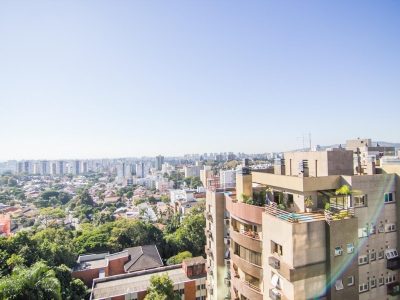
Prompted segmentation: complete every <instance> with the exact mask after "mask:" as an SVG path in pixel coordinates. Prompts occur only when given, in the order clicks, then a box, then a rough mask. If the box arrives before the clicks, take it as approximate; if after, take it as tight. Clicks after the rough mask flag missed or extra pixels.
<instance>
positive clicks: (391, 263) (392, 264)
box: [386, 256, 400, 270]
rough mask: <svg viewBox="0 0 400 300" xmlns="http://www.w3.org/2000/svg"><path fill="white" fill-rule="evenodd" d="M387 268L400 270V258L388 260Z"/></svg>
mask: <svg viewBox="0 0 400 300" xmlns="http://www.w3.org/2000/svg"><path fill="white" fill-rule="evenodd" d="M386 268H387V269H389V270H398V269H400V257H399V256H398V257H394V258H391V259H388V260H387V262H386Z"/></svg>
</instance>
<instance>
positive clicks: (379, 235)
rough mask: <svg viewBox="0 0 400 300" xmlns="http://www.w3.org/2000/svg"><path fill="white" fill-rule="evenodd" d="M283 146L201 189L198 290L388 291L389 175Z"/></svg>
mask: <svg viewBox="0 0 400 300" xmlns="http://www.w3.org/2000/svg"><path fill="white" fill-rule="evenodd" d="M354 155H356V153H355V152H354V150H353V149H349V150H345V149H342V148H338V149H329V150H327V151H310V152H290V153H285V155H284V158H283V159H279V160H278V161H277V163H276V165H275V166H274V168H271V169H267V170H257V171H251V170H250V169H248V168H243V169H241V170H239V171H238V172H237V174H236V188H235V189H231V190H229V189H216V190H214V191H213V190H209V191H208V192H207V198H206V227H207V228H206V237H207V245H206V254H207V266H208V274H207V288H208V299H241V300H245V299H252V300H253V299H255V300H257V299H260V300H261V299H288V300H289V299H290V300H291V299H397V298H398V297H399V296H398V295H399V292H400V283H399V272H398V270H399V269H400V258H399V255H398V242H399V238H398V232H399V231H398V230H397V219H398V216H399V212H398V209H399V207H398V205H397V204H396V193H397V194H398V191H399V189H400V187H399V177H398V175H397V174H396V173H395V172H392V173H388V172H385V171H384V170H382V169H379V168H376V166H373V167H371V169H364V171H363V172H362V173H361V174H355V173H354V170H355V168H354Z"/></svg>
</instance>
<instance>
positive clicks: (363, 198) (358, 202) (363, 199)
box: [353, 195, 367, 207]
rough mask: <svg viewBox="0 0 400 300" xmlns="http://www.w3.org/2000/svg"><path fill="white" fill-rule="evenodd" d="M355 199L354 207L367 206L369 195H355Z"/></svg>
mask: <svg viewBox="0 0 400 300" xmlns="http://www.w3.org/2000/svg"><path fill="white" fill-rule="evenodd" d="M353 199H354V207H363V206H367V195H355V196H353Z"/></svg>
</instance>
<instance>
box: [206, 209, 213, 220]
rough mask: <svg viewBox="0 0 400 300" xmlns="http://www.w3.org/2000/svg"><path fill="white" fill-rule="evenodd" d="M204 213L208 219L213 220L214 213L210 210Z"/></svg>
mask: <svg viewBox="0 0 400 300" xmlns="http://www.w3.org/2000/svg"><path fill="white" fill-rule="evenodd" d="M204 214H205V217H206V219H207V220H209V221H210V222H212V220H213V218H212V214H211V213H210V212H209V211H206V212H205V213H204Z"/></svg>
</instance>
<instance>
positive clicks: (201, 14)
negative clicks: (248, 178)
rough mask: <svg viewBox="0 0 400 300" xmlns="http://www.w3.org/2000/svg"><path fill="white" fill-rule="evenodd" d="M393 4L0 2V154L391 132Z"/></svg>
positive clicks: (240, 145) (399, 44) (295, 142)
mask: <svg viewBox="0 0 400 300" xmlns="http://www.w3.org/2000/svg"><path fill="white" fill-rule="evenodd" d="M399 16H400V1H390V0H385V1H375V0H374V1H188V0H185V1H14V0H12V1H1V2H0V105H1V106H0V159H22V158H25V159H31V158H32V159H36V158H49V159H53V158H70V157H82V158H85V157H121V156H139V155H155V154H158V153H161V154H165V155H171V154H177V155H178V154H184V153H201V152H215V151H235V152H236V151H244V152H268V151H280V150H288V149H292V148H298V147H301V146H302V140H301V139H300V138H299V137H301V136H302V135H303V134H307V133H308V132H311V133H312V139H313V143H315V144H323V145H324V144H332V143H343V142H344V141H345V140H346V139H348V138H354V137H371V138H373V139H374V140H376V139H378V140H384V141H392V142H399V141H400V133H399V132H400V131H399V120H400V117H399V111H400V57H399V56H400V17H399Z"/></svg>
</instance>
